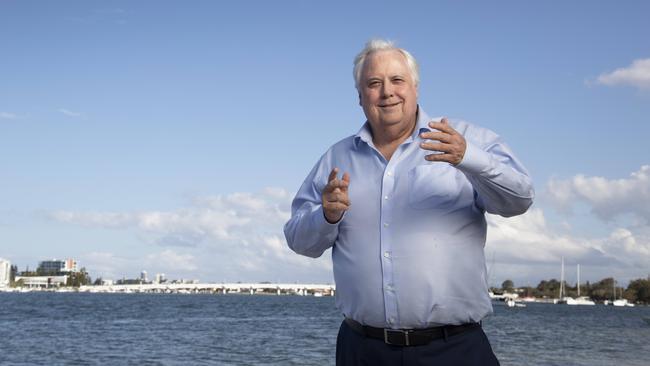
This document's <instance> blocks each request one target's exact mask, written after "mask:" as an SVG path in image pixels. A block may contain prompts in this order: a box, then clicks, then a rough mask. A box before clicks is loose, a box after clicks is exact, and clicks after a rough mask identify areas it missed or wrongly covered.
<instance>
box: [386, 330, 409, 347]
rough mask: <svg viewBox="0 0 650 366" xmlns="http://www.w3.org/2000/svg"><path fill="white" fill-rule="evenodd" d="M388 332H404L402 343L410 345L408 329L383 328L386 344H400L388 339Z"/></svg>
mask: <svg viewBox="0 0 650 366" xmlns="http://www.w3.org/2000/svg"><path fill="white" fill-rule="evenodd" d="M389 333H399V334H404V342H405V343H404V345H405V346H410V345H411V344H410V342H409V331H408V330H401V329H386V328H384V343H386V344H390V345H394V346H401V344H395V343H391V342H390V341H389V340H388V334H389Z"/></svg>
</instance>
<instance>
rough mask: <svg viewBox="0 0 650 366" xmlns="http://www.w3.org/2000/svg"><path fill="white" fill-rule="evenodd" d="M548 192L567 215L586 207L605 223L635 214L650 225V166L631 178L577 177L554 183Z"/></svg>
mask: <svg viewBox="0 0 650 366" xmlns="http://www.w3.org/2000/svg"><path fill="white" fill-rule="evenodd" d="M547 191H548V194H549V197H550V198H551V200H552V202H553V203H554V204H555V205H557V207H558V208H560V209H561V210H563V211H570V210H571V208H572V207H573V206H575V205H576V204H577V203H580V202H581V203H586V204H587V205H588V206H590V207H591V209H592V212H593V213H594V214H596V216H598V217H599V218H601V219H603V220H612V219H614V218H616V217H617V216H620V215H624V214H632V215H634V216H635V217H636V218H638V219H640V220H641V221H643V222H645V223H646V224H648V223H650V165H644V166H642V167H641V168H640V169H639V170H638V171H636V172H634V173H632V174H630V177H629V178H624V179H606V178H603V177H585V176H584V175H577V176H575V177H573V178H571V179H569V180H556V179H553V180H551V181H550V182H549V183H548V185H547Z"/></svg>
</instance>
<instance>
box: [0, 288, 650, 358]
mask: <svg viewBox="0 0 650 366" xmlns="http://www.w3.org/2000/svg"><path fill="white" fill-rule="evenodd" d="M643 318H650V307H634V308H616V307H606V306H602V305H599V306H568V305H551V304H529V305H528V307H526V308H506V307H504V306H500V305H498V304H495V313H494V315H493V316H491V317H489V318H488V319H486V320H485V321H484V325H483V326H484V329H485V332H486V333H487V335H488V337H489V339H490V341H491V342H492V346H493V348H494V350H495V353H496V354H497V356H498V357H499V359H500V361H501V364H502V365H613V364H615V365H648V364H649V361H648V360H649V359H650V342H648V340H650V325H649V324H647V323H646V322H645V321H644V320H643ZM341 320H342V318H341V315H340V314H339V313H338V311H337V310H336V309H335V307H334V299H333V298H331V297H320V298H318V297H311V296H304V297H303V296H259V295H257V296H251V295H173V294H89V293H82V294H77V293H22V294H19V293H0V329H1V330H2V332H1V333H0V334H1V335H0V364H1V365H267V364H272V365H333V364H334V354H335V344H336V334H337V332H338V328H339V325H340V323H341Z"/></svg>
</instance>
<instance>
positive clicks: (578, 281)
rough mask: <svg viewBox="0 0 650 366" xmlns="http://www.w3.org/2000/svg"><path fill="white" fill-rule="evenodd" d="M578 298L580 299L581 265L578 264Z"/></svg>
mask: <svg viewBox="0 0 650 366" xmlns="http://www.w3.org/2000/svg"><path fill="white" fill-rule="evenodd" d="M578 297H580V265H579V264H578Z"/></svg>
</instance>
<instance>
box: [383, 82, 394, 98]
mask: <svg viewBox="0 0 650 366" xmlns="http://www.w3.org/2000/svg"><path fill="white" fill-rule="evenodd" d="M382 95H383V97H384V98H389V97H392V96H393V85H392V84H391V83H384V84H383V88H382Z"/></svg>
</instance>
